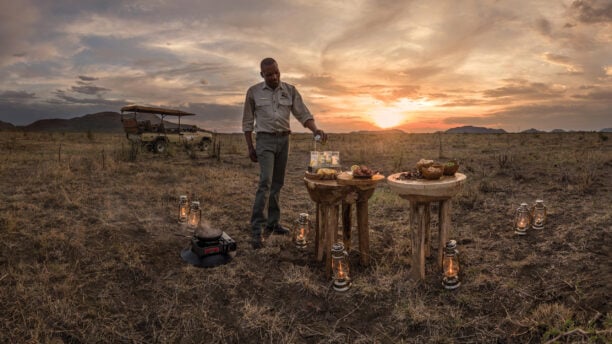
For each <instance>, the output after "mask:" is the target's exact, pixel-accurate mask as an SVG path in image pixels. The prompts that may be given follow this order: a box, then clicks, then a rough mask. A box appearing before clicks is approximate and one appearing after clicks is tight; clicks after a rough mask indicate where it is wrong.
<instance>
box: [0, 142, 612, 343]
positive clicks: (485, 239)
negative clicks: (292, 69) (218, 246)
mask: <svg viewBox="0 0 612 344" xmlns="http://www.w3.org/2000/svg"><path fill="white" fill-rule="evenodd" d="M606 135H609V134H598V133H553V134H493V135H476V134H474V135H465V134H443V135H442V136H439V134H423V135H417V134H387V135H378V134H336V135H331V137H330V142H329V144H328V146H327V147H326V149H330V150H337V151H340V154H341V159H342V164H343V166H345V169H349V168H350V166H351V165H355V164H358V165H359V164H365V165H367V166H369V167H370V168H372V169H376V170H379V171H382V173H383V174H385V175H389V174H391V173H396V172H402V171H409V170H411V169H413V168H414V164H415V163H416V162H417V161H418V160H419V159H421V158H425V159H434V160H439V161H446V160H448V159H455V160H457V161H458V162H459V164H460V169H459V172H461V173H464V174H466V175H467V182H466V184H465V186H464V188H463V190H462V191H461V193H460V194H459V195H458V196H457V197H456V198H455V200H454V202H453V207H452V222H453V228H452V231H451V238H453V239H455V240H457V242H458V248H459V252H460V263H461V275H460V277H461V281H462V285H461V286H460V287H459V288H458V289H457V290H454V291H448V290H445V289H444V288H443V287H442V285H441V272H440V271H439V270H438V269H437V267H436V264H435V259H436V257H435V253H436V252H437V231H436V230H435V226H436V225H437V221H438V220H437V218H436V217H435V216H433V217H432V226H434V227H433V229H434V230H432V234H433V238H432V244H433V247H432V252H433V253H432V256H431V257H430V258H428V260H427V262H426V277H425V279H424V280H423V281H415V280H412V279H410V277H409V270H410V265H411V261H410V260H411V259H410V256H411V252H410V247H411V243H410V233H409V227H408V226H409V223H410V221H409V217H408V206H409V205H408V202H407V201H406V200H404V199H401V198H399V197H398V196H397V195H396V194H394V193H393V191H392V190H390V189H389V187H388V186H387V185H386V184H384V183H382V184H381V185H379V187H378V188H377V190H376V192H375V193H374V195H373V197H372V198H371V199H370V203H369V222H370V250H371V258H372V263H371V264H370V266H361V265H360V264H359V252H358V250H357V249H356V248H357V247H358V244H357V240H358V238H357V234H356V231H355V233H354V234H353V238H352V240H353V242H352V245H351V251H350V252H349V259H350V263H351V275H352V278H353V284H352V287H351V289H350V290H349V291H348V292H345V293H338V292H335V291H334V290H333V289H332V287H331V281H330V280H329V279H327V278H326V277H325V273H324V266H323V264H322V263H320V262H318V261H316V259H315V256H314V253H313V250H312V247H310V248H308V249H306V250H300V249H298V248H295V247H294V246H293V244H292V243H291V242H290V239H289V238H287V237H278V236H272V237H270V238H268V239H267V241H266V246H265V247H264V248H263V249H260V250H253V249H251V247H250V245H249V243H248V240H249V239H250V232H249V223H248V222H249V218H250V211H251V206H252V201H253V198H254V193H255V189H256V186H257V180H258V167H257V165H256V164H252V163H250V162H249V160H248V158H247V155H246V152H245V151H244V143H243V137H242V135H221V139H220V142H221V155H220V157H218V158H215V157H209V156H207V155H206V154H203V153H201V152H197V153H196V154H193V153H192V154H187V153H185V152H183V151H181V150H180V149H178V148H175V149H170V150H169V152H168V153H167V154H153V153H149V152H145V151H137V152H136V154H134V151H131V150H130V146H129V144H128V143H127V141H126V140H125V138H124V137H123V136H112V135H101V134H94V135H93V136H91V135H90V136H87V135H86V134H85V133H81V134H58V133H54V134H49V133H40V134H34V133H3V134H2V136H0V190H1V191H0V293H1V295H0V309H1V310H2V311H0V342H6V343H202V342H211V343H262V342H267V343H425V342H431V343H609V342H611V341H612V315H611V313H610V302H609V300H610V298H609V296H608V295H609V291H608V288H609V286H610V285H611V283H612V265H611V264H610V262H611V259H610V247H611V246H612V239H611V235H610V234H611V228H612V226H611V225H612V211H611V210H610V206H609V205H610V204H611V201H612V193H611V191H612V190H611V183H610V178H609V176H610V175H611V174H612V144H611V142H612V140H609V139H608V137H607V136H606ZM311 149H312V141H311V137H310V136H309V135H299V134H298V135H293V136H292V147H291V154H290V159H289V166H288V169H287V176H286V180H285V186H284V188H283V192H282V195H281V202H282V206H283V214H282V216H283V224H284V225H286V226H287V227H292V226H294V224H295V221H296V220H297V219H298V214H299V213H301V212H308V213H310V214H311V216H314V215H312V214H314V204H313V203H312V202H311V200H310V199H309V197H308V193H307V191H306V189H305V187H304V183H303V181H302V178H303V176H304V171H305V170H306V166H307V164H308V159H309V154H308V152H309V151H310V150H311ZM181 194H187V195H190V196H191V197H192V198H193V199H197V200H199V201H200V202H201V204H202V206H203V214H204V219H205V220H206V221H207V222H209V223H210V224H211V225H212V226H215V227H218V228H220V229H222V230H223V231H225V232H226V233H228V234H229V235H230V236H231V237H232V238H234V239H235V240H236V241H237V243H238V250H237V251H236V253H235V255H234V257H233V259H232V261H231V262H230V263H229V264H227V265H223V266H219V267H216V268H213V269H200V268H196V267H193V266H190V265H188V264H186V263H185V262H184V261H183V260H182V259H181V258H180V255H179V254H180V251H181V250H182V249H183V248H185V247H187V246H188V244H189V239H188V238H187V237H185V236H189V235H190V233H189V231H187V230H186V229H185V228H183V227H181V226H180V225H178V224H177V223H176V214H177V203H178V196H179V195H181ZM536 199H543V200H544V202H545V204H546V206H547V207H548V222H547V223H546V226H545V228H544V229H540V230H529V231H528V234H527V235H526V236H524V237H518V236H516V235H515V234H514V231H513V228H512V218H513V215H514V211H515V210H516V208H517V207H518V205H519V204H520V203H521V202H527V203H529V204H532V203H533V202H534V201H535V200H536ZM432 214H437V211H436V208H435V206H433V208H432ZM353 223H355V221H353Z"/></svg>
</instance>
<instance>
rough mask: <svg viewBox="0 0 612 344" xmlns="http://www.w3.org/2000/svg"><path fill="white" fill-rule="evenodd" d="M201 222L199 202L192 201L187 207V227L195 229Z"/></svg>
mask: <svg viewBox="0 0 612 344" xmlns="http://www.w3.org/2000/svg"><path fill="white" fill-rule="evenodd" d="M201 220H202V209H201V208H200V202H198V201H192V202H191V206H190V207H189V220H188V225H189V227H190V228H193V229H195V228H196V227H198V226H199V225H200V221H201Z"/></svg>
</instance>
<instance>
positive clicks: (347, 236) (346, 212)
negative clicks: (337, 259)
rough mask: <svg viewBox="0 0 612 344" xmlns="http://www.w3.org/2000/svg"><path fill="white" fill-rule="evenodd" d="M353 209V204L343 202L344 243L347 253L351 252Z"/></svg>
mask: <svg viewBox="0 0 612 344" xmlns="http://www.w3.org/2000/svg"><path fill="white" fill-rule="evenodd" d="M352 209H353V207H352V204H350V203H348V202H346V201H342V241H343V242H344V249H345V250H346V251H347V252H348V251H350V250H351V227H352V216H353V211H352Z"/></svg>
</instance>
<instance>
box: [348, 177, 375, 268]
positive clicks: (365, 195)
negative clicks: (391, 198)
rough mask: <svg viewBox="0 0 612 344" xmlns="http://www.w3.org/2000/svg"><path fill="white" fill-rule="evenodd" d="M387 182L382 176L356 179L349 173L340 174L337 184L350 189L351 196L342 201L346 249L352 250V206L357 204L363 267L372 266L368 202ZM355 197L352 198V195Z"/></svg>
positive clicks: (360, 260)
mask: <svg viewBox="0 0 612 344" xmlns="http://www.w3.org/2000/svg"><path fill="white" fill-rule="evenodd" d="M383 180H385V176H383V175H382V174H375V175H373V176H372V178H354V177H353V175H352V174H350V173H348V172H342V173H340V174H338V179H337V182H338V184H340V185H346V186H349V187H350V190H349V194H348V195H347V197H345V198H344V199H343V200H342V233H343V241H344V247H345V248H346V250H347V251H348V250H350V247H351V227H352V208H353V207H352V204H353V203H354V204H355V210H356V215H357V235H358V236H359V262H360V263H361V265H363V266H368V265H370V227H369V223H368V222H369V221H368V200H369V199H370V197H372V195H373V194H374V190H375V189H376V185H377V184H378V183H380V182H381V181H383ZM351 192H352V193H354V197H350V196H351V195H350V193H351Z"/></svg>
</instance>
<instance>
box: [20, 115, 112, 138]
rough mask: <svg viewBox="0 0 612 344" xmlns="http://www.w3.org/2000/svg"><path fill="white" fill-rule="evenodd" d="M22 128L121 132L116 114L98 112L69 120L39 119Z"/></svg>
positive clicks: (27, 129) (32, 129)
mask: <svg viewBox="0 0 612 344" xmlns="http://www.w3.org/2000/svg"><path fill="white" fill-rule="evenodd" d="M22 128H23V130H26V131H65V132H83V131H95V132H106V133H115V132H117V133H119V132H122V131H123V125H122V124H121V115H119V113H117V112H98V113H94V114H89V115H85V116H82V117H75V118H71V119H59V118H53V119H41V120H38V121H36V122H33V123H31V124H28V125H26V126H23V127H22Z"/></svg>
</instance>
